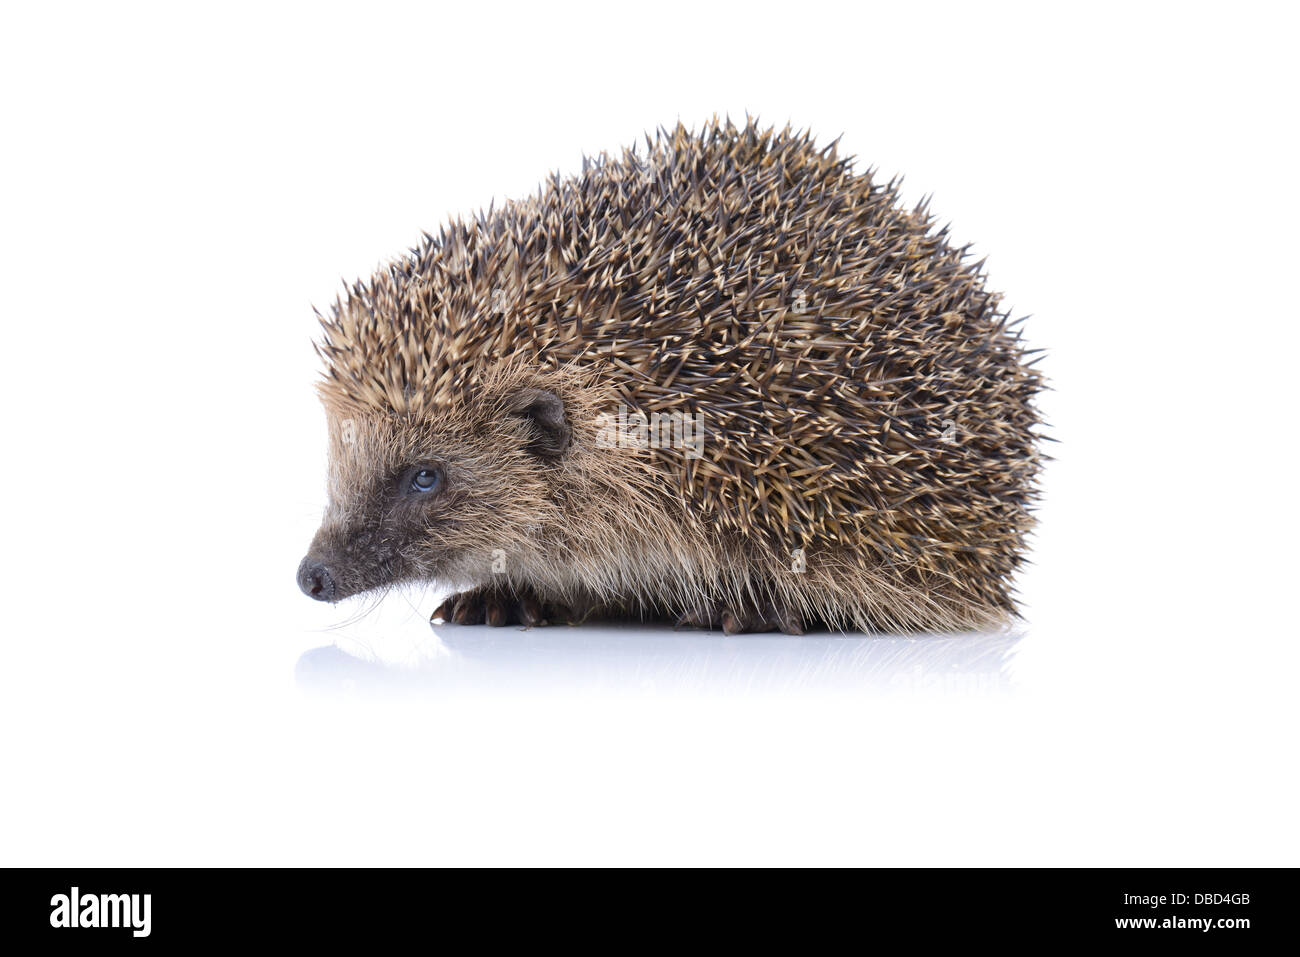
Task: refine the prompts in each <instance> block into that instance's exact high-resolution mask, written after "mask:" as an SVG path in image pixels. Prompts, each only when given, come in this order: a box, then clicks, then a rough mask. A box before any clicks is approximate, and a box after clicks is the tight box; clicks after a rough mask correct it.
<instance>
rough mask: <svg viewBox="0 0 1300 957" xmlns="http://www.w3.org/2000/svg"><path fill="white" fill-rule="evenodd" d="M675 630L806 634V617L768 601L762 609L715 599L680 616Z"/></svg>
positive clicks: (732, 633)
mask: <svg viewBox="0 0 1300 957" xmlns="http://www.w3.org/2000/svg"><path fill="white" fill-rule="evenodd" d="M673 628H674V630H677V629H680V628H703V629H706V630H709V631H717V630H721V631H722V633H723V634H724V635H739V634H743V633H745V632H764V631H782V632H785V633H786V634H787V635H802V634H803V631H804V629H803V621H802V620H801V619H800V618H799V616H798V615H796V614H795V613H794V612H792V611H791V610H790V609H788V608H786V607H784V606H779V605H775V604H772V603H768V604H767V605H765V606H763V607H762V608H761V609H757V608H754V609H744V610H739V611H738V610H733V609H730V608H722V607H721V606H719V605H717V604H716V603H713V602H707V603H705V604H703V605H699V606H697V607H695V608H693V609H691V610H689V611H687V612H686V613H685V614H683V615H682V616H681V617H680V618H678V619H677V623H676V624H675V625H674V626H673Z"/></svg>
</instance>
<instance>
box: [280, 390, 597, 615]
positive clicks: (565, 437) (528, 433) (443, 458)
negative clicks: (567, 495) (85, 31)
mask: <svg viewBox="0 0 1300 957" xmlns="http://www.w3.org/2000/svg"><path fill="white" fill-rule="evenodd" d="M326 410H327V414H328V417H329V432H330V469H329V507H328V509H327V510H326V513H325V519H324V521H323V523H322V524H321V527H320V530H319V531H318V532H317V533H316V536H315V538H314V539H313V541H312V543H311V548H310V549H309V550H308V552H307V556H306V557H305V558H304V559H303V561H302V564H301V565H300V567H299V572H298V581H299V585H300V586H301V587H302V589H303V591H304V592H306V593H307V594H308V595H310V596H311V597H313V598H317V599H319V600H322V601H339V600H341V599H344V598H348V597H350V596H352V595H357V594H360V593H362V592H367V591H371V590H374V589H377V588H383V587H386V586H389V585H393V584H399V583H402V582H409V581H429V580H433V579H437V580H440V581H446V582H453V583H454V582H458V581H465V580H471V579H473V578H474V577H475V572H476V571H477V572H479V573H480V574H481V570H482V569H483V568H485V567H488V566H490V565H491V564H492V561H493V558H494V556H496V555H498V554H504V553H505V552H507V551H509V552H511V553H517V552H518V550H519V548H520V547H521V543H522V544H523V545H526V543H527V542H528V541H529V539H530V538H533V537H537V536H538V535H539V533H540V532H541V531H542V530H543V529H544V528H545V527H546V526H547V525H548V524H550V523H552V522H553V521H554V518H555V515H554V512H555V511H556V507H555V505H554V504H553V502H552V494H551V491H552V488H551V486H552V483H553V481H554V478H555V475H554V473H555V471H556V468H557V463H558V461H559V459H560V457H561V456H562V454H563V452H564V451H565V449H566V448H567V447H568V445H569V442H570V436H571V432H570V429H569V425H568V423H567V421H566V417H565V411H564V403H563V400H562V399H560V397H559V396H558V395H556V394H555V393H554V392H550V391H547V390H545V389H539V388H535V387H530V386H521V385H515V386H514V387H512V388H510V389H509V390H507V391H503V392H497V393H495V394H491V393H488V394H482V393H481V394H479V395H477V396H476V397H475V398H474V400H473V401H472V402H470V403H467V404H465V405H464V406H462V407H459V408H453V409H449V410H443V411H437V412H427V413H423V414H421V415H418V416H417V415H413V414H410V413H395V412H392V411H376V410H361V409H348V408H337V407H336V408H330V406H329V405H328V404H327V407H326Z"/></svg>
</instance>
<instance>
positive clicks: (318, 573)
mask: <svg viewBox="0 0 1300 957" xmlns="http://www.w3.org/2000/svg"><path fill="white" fill-rule="evenodd" d="M298 587H299V588H301V589H302V593H303V594H304V595H307V596H309V597H311V598H315V599H316V600H317V601H333V600H334V576H333V575H331V574H330V570H329V569H328V568H326V567H325V563H324V562H319V561H317V560H316V559H314V558H312V557H310V556H308V557H307V558H304V559H303V560H302V564H301V565H299V566H298Z"/></svg>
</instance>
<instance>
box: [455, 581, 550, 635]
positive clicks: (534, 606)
mask: <svg viewBox="0 0 1300 957" xmlns="http://www.w3.org/2000/svg"><path fill="white" fill-rule="evenodd" d="M571 617H572V616H571V615H570V612H569V610H568V609H567V608H565V607H564V606H563V605H543V604H542V603H541V602H540V601H538V600H537V598H536V597H534V596H533V595H531V594H521V595H515V594H512V593H509V592H503V591H501V590H499V589H497V588H493V587H490V586H483V587H480V588H471V589H470V590H469V591H463V592H460V593H458V594H455V595H451V596H450V597H448V598H447V600H446V601H444V602H443V603H442V604H441V605H439V606H438V607H437V609H435V611H434V613H433V614H432V615H430V616H429V621H430V622H443V623H444V624H449V625H482V624H488V625H491V626H492V627H493V628H500V627H502V626H504V625H523V626H524V627H525V628H536V627H540V626H542V625H545V624H547V623H548V620H550V621H565V620H568V619H569V618H571Z"/></svg>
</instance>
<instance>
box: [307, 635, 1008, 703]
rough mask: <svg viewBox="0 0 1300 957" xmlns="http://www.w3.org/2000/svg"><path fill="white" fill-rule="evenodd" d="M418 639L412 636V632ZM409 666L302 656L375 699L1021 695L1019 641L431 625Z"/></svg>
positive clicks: (317, 652) (317, 675) (321, 672)
mask: <svg viewBox="0 0 1300 957" xmlns="http://www.w3.org/2000/svg"><path fill="white" fill-rule="evenodd" d="M407 633H408V634H409V632H407ZM426 634H427V640H424V639H422V640H418V641H417V644H416V645H415V646H412V647H411V648H410V649H409V653H405V654H403V655H401V656H399V658H400V660H398V661H393V660H391V657H390V658H389V660H383V659H382V658H381V657H379V656H377V655H376V654H375V653H374V649H373V648H372V647H363V646H360V645H359V643H357V642H355V641H353V640H351V639H348V638H342V639H340V640H339V641H338V642H337V643H336V644H333V645H329V646H325V647H319V648H313V649H311V650H310V651H307V652H305V653H304V654H303V655H302V656H301V657H300V658H299V659H298V664H297V668H296V677H297V681H298V684H299V686H300V687H302V688H303V689H306V690H309V691H313V692H322V693H327V694H352V693H370V692H383V693H391V692H417V693H419V692H441V693H452V694H454V693H463V692H467V693H475V694H481V693H492V692H516V693H517V692H529V693H532V692H540V693H555V692H559V693H575V692H578V693H582V692H587V693H592V692H594V693H609V692H615V693H619V694H662V693H664V692H670V693H671V692H688V693H695V692H708V693H727V694H749V693H760V694H762V693H767V694H772V693H777V694H781V693H805V692H816V693H823V692H832V693H841V694H843V693H854V692H870V693H871V694H874V695H879V694H918V693H920V694H935V693H937V694H957V695H992V694H1000V693H1002V692H1005V691H1007V690H1009V689H1010V687H1011V680H1010V677H1009V674H1008V664H1009V662H1010V660H1011V657H1012V652H1013V651H1014V649H1015V647H1016V645H1017V643H1018V642H1019V641H1020V638H1021V636H1020V635H1019V634H1014V633H1001V634H968V635H959V636H951V637H950V636H943V637H937V636H936V637H907V638H903V637H875V636H867V635H802V636H788V635H736V636H732V637H725V636H723V635H721V634H719V633H717V632H684V631H683V632H674V631H672V630H671V629H669V628H666V627H664V628H658V627H646V626H632V625H629V626H619V625H614V626H610V625H601V626H599V627H591V626H586V627H548V628H538V629H531V630H525V629H522V628H489V627H487V626H485V625H480V626H476V627H469V626H464V625H461V626H443V627H439V628H437V629H431V630H429V631H428V632H427V633H426Z"/></svg>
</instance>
